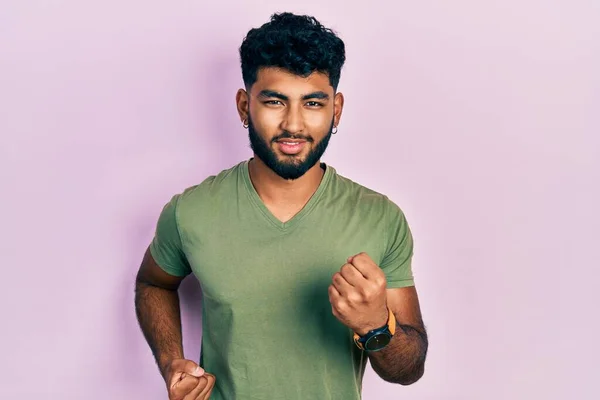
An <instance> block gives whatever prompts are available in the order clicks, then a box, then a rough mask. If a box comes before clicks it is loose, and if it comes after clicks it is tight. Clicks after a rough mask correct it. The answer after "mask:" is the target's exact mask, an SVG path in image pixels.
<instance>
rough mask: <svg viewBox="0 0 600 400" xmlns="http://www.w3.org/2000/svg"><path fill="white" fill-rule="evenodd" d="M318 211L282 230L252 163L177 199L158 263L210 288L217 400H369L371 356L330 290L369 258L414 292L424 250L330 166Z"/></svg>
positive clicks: (398, 221) (160, 235) (395, 217)
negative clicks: (336, 310)
mask: <svg viewBox="0 0 600 400" xmlns="http://www.w3.org/2000/svg"><path fill="white" fill-rule="evenodd" d="M321 166H322V167H323V168H325V174H324V176H323V179H322V181H321V183H320V185H319V187H318V189H317V191H316V192H315V193H314V195H313V196H312V197H311V198H310V200H309V201H308V203H307V204H306V205H305V206H304V208H303V209H302V210H301V211H300V212H299V213H298V214H296V215H295V216H294V217H293V218H292V219H291V220H289V221H287V222H285V223H282V222H281V221H279V220H278V219H277V218H276V217H275V216H273V215H272V214H271V213H270V212H269V210H268V209H267V207H266V206H265V205H264V203H263V202H262V200H261V199H260V197H259V196H258V194H257V192H256V190H255V189H254V186H253V185H252V182H251V180H250V175H249V173H248V160H246V161H243V162H241V163H239V164H237V165H235V166H233V167H232V168H230V169H227V170H224V171H222V172H220V173H219V174H217V175H215V176H210V177H208V178H207V179H206V180H204V181H203V182H202V183H200V184H199V185H196V186H193V187H190V188H187V189H186V190H184V191H183V193H180V194H177V195H175V196H174V197H173V198H172V199H171V201H170V202H169V203H168V204H167V205H166V206H165V207H164V209H163V210H162V213H161V215H160V217H159V221H158V226H157V230H156V235H155V237H154V239H153V241H152V243H151V246H150V250H151V253H152V255H153V257H154V259H155V260H156V262H157V263H158V265H160V266H161V268H163V269H164V270H165V271H166V272H167V273H169V274H172V275H176V276H185V275H188V274H190V273H193V274H194V275H195V276H196V277H197V278H198V280H199V282H200V284H201V287H202V294H203V297H202V299H203V300H202V312H203V314H202V320H203V335H202V355H201V359H200V363H201V365H202V366H203V367H204V368H205V369H206V371H207V372H210V373H212V374H214V375H215V376H216V377H217V381H216V386H215V388H214V390H213V394H212V395H211V399H213V400H221V399H226V400H237V399H239V400H246V399H248V400H250V399H260V400H268V399H286V400H291V399H302V400H306V399H311V400H312V399H319V400H322V399H343V400H352V399H360V398H361V387H362V378H363V372H364V367H365V364H366V362H367V356H366V355H363V354H362V351H361V350H359V349H358V348H357V347H356V346H355V344H354V343H353V341H352V331H351V330H350V329H349V328H347V327H346V326H344V325H343V324H342V323H340V322H339V321H338V320H337V319H336V318H335V317H334V316H333V314H332V312H331V304H330V303H329V297H328V292H327V288H328V286H329V285H330V283H331V279H332V276H333V274H334V273H335V272H336V271H339V269H340V268H341V267H342V265H343V264H345V263H346V259H347V258H348V257H349V256H352V255H355V254H358V253H360V252H363V251H364V252H366V253H367V254H369V256H371V258H372V259H373V260H374V261H375V262H376V263H377V265H379V266H380V267H381V268H382V269H383V271H384V272H385V274H386V277H387V282H388V287H389V288H397V287H405V286H412V285H413V284H414V281H413V275H412V269H411V258H412V254H413V240H412V236H411V233H410V229H409V227H408V225H407V222H406V219H405V217H404V214H403V213H402V211H401V210H400V208H399V207H398V206H397V205H396V204H395V203H393V202H392V201H391V200H390V199H389V198H388V197H386V196H384V195H382V194H379V193H376V192H374V191H372V190H370V189H367V188H365V187H363V186H361V185H359V184H357V183H355V182H353V181H351V180H349V179H347V178H345V177H343V176H341V175H338V174H337V173H336V171H335V169H334V168H333V167H331V166H329V165H325V164H324V163H323V164H321Z"/></svg>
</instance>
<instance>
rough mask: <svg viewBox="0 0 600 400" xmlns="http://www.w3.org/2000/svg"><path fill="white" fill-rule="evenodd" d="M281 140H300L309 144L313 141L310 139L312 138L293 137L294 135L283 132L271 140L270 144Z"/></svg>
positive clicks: (303, 136)
mask: <svg viewBox="0 0 600 400" xmlns="http://www.w3.org/2000/svg"><path fill="white" fill-rule="evenodd" d="M281 139H300V140H306V141H307V142H309V143H312V142H314V141H315V140H314V139H313V138H312V136H305V135H294V134H292V133H289V132H283V133H280V134H279V135H277V136H275V137H274V138H273V139H271V142H276V141H278V140H281Z"/></svg>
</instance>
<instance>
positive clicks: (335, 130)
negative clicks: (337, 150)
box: [331, 126, 338, 135]
mask: <svg viewBox="0 0 600 400" xmlns="http://www.w3.org/2000/svg"><path fill="white" fill-rule="evenodd" d="M337 129H338V128H337V126H334V127H333V129H332V130H331V134H332V135H335V134H336V133H337Z"/></svg>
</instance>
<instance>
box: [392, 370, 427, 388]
mask: <svg viewBox="0 0 600 400" xmlns="http://www.w3.org/2000/svg"><path fill="white" fill-rule="evenodd" d="M424 373H425V371H424V370H423V369H421V370H420V371H419V372H418V373H416V374H413V375H411V376H406V377H403V379H400V380H398V383H399V384H400V385H402V386H409V385H412V384H413V383H417V382H418V381H419V379H421V378H422V377H423V374H424Z"/></svg>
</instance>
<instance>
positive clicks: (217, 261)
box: [186, 217, 384, 307]
mask: <svg viewBox="0 0 600 400" xmlns="http://www.w3.org/2000/svg"><path fill="white" fill-rule="evenodd" d="M187 236H188V237H189V241H188V243H187V246H186V252H187V256H188V259H189V261H190V264H191V266H192V270H193V271H194V274H195V275H196V276H197V278H198V280H199V281H200V284H201V286H202V290H203V293H204V294H205V295H206V296H208V297H209V298H210V299H211V300H212V301H213V302H216V303H218V304H220V305H222V306H225V307H236V306H244V307H248V306H251V307H252V306H259V305H261V304H265V303H267V304H268V303H283V304H287V306H290V307H294V306H295V304H306V303H307V301H308V302H311V301H313V300H314V301H327V287H328V286H329V284H330V283H331V278H332V275H333V274H334V273H335V272H337V271H339V269H340V268H341V267H342V265H344V264H345V263H346V259H347V258H348V257H350V256H352V255H355V254H357V253H359V252H363V251H364V252H366V253H367V254H369V255H370V256H371V258H373V260H374V261H375V262H376V263H378V264H379V263H380V262H381V259H382V258H383V245H384V238H383V237H382V235H381V234H380V233H379V231H377V230H374V229H373V228H372V227H368V226H364V224H363V225H361V224H354V223H353V221H352V220H351V219H348V220H346V221H328V220H327V218H323V217H321V218H319V219H318V220H310V219H307V220H305V221H303V223H302V224H299V225H298V226H295V227H294V228H293V229H289V230H287V229H276V228H275V227H273V226H269V225H267V224H259V223H256V222H255V221H244V220H243V219H235V218H234V219H232V220H231V221H229V222H224V223H220V224H219V226H214V227H213V229H211V230H206V229H202V230H197V231H196V232H192V234H188V235H187Z"/></svg>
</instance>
